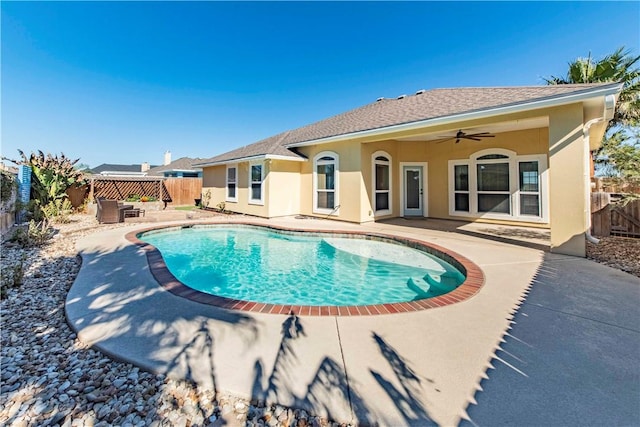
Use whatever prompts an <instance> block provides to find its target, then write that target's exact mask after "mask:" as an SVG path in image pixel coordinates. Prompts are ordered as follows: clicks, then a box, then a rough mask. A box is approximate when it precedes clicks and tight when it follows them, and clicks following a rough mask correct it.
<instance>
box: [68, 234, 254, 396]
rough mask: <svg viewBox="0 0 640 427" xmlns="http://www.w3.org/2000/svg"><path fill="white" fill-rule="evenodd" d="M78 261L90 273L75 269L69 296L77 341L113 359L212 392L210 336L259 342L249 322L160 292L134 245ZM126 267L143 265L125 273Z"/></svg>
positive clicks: (239, 315)
mask: <svg viewBox="0 0 640 427" xmlns="http://www.w3.org/2000/svg"><path fill="white" fill-rule="evenodd" d="M82 257H83V262H86V263H87V264H89V265H90V266H91V268H90V272H89V270H86V269H84V268H83V269H81V270H80V273H79V274H78V276H77V278H76V282H75V284H74V285H73V287H72V289H71V290H70V292H69V294H68V296H67V302H66V313H67V319H68V322H69V323H70V324H71V326H72V327H73V329H75V330H76V331H77V333H78V336H79V338H80V339H81V340H82V341H83V342H85V343H87V344H90V345H95V346H96V347H97V348H98V349H99V350H101V351H102V352H104V353H106V354H109V355H110V356H111V357H113V358H114V359H116V360H123V361H126V362H130V363H134V364H136V365H138V366H141V367H142V368H144V369H146V370H149V371H152V372H156V373H163V374H166V375H169V376H174V377H178V378H186V379H189V380H193V381H195V382H197V383H199V384H201V385H203V386H205V387H207V388H209V389H216V378H215V370H214V365H213V349H214V344H215V341H216V338H219V337H221V336H223V335H224V334H234V336H237V337H240V338H241V339H242V341H243V342H244V345H246V346H250V345H251V344H252V342H254V340H255V339H256V337H257V334H258V326H259V325H258V322H257V321H256V320H255V319H254V318H253V317H251V316H248V315H246V314H244V313H241V312H233V311H228V310H223V309H219V308H217V307H211V306H207V305H203V304H195V303H193V302H191V301H187V300H185V299H183V298H180V297H176V296H174V295H172V294H170V293H168V292H167V291H165V290H164V289H162V288H161V287H160V286H159V285H158V284H157V282H155V279H153V277H152V276H151V274H150V273H149V268H148V264H147V260H146V255H145V253H144V252H143V251H141V250H139V249H138V248H137V247H134V246H130V245H124V246H122V247H118V248H117V249H115V250H109V251H94V252H83V253H82ZM132 263H137V264H139V265H143V266H144V267H143V268H139V269H135V268H131V265H132ZM125 266H127V268H126V269H125V268H124V267H125Z"/></svg>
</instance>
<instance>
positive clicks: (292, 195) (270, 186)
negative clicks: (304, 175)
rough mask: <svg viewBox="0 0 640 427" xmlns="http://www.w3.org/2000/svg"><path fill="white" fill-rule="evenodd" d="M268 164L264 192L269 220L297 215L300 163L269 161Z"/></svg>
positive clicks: (298, 207) (299, 193) (298, 208)
mask: <svg viewBox="0 0 640 427" xmlns="http://www.w3.org/2000/svg"><path fill="white" fill-rule="evenodd" d="M268 163H269V169H268V170H269V173H268V174H267V177H266V182H265V191H266V195H267V196H268V197H267V199H268V214H269V218H273V217H278V216H286V215H297V214H299V213H300V195H301V187H300V182H301V176H300V169H301V168H302V162H290V161H284V160H269V161H268ZM267 199H265V202H266V201H267Z"/></svg>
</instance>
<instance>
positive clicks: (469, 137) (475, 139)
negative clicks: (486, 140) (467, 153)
mask: <svg viewBox="0 0 640 427" xmlns="http://www.w3.org/2000/svg"><path fill="white" fill-rule="evenodd" d="M465 139H470V140H472V141H482V139H480V138H476V137H475V136H471V135H467V136H465Z"/></svg>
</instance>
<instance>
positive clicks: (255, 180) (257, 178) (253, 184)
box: [249, 163, 264, 205]
mask: <svg viewBox="0 0 640 427" xmlns="http://www.w3.org/2000/svg"><path fill="white" fill-rule="evenodd" d="M262 169H263V168H262V163H259V164H252V165H250V166H249V186H250V189H249V203H252V204H259V205H262V204H263V203H264V202H263V199H262V186H263V182H264V176H263V174H262Z"/></svg>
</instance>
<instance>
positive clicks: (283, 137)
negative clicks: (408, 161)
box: [200, 83, 612, 164]
mask: <svg viewBox="0 0 640 427" xmlns="http://www.w3.org/2000/svg"><path fill="white" fill-rule="evenodd" d="M604 86H612V84H611V83H596V84H575V85H549V86H517V87H483V88H453V89H433V90H430V91H425V92H423V93H420V94H415V95H410V96H405V97H399V98H392V99H388V98H381V99H379V100H378V101H376V102H373V103H371V104H367V105H364V106H362V107H359V108H356V109H354V110H351V111H347V112H345V113H342V114H338V115H336V116H333V117H330V118H327V119H324V120H321V121H319V122H316V123H312V124H309V125H307V126H303V127H301V128H298V129H294V130H290V131H287V132H284V133H281V134H278V135H275V136H272V137H270V138H267V139H263V140H262V141H258V142H256V143H254V144H250V145H247V146H245V147H241V148H238V149H236V150H232V151H229V152H227V153H224V154H221V155H218V156H215V157H211V158H209V159H205V160H204V161H202V162H201V163H200V164H210V163H217V162H226V161H231V160H235V159H242V158H245V157H250V156H260V155H269V154H270V155H280V156H287V157H291V158H301V156H300V155H298V154H296V153H295V152H294V151H292V150H291V149H288V148H286V147H287V146H288V145H291V144H297V143H303V142H306V141H313V140H317V139H321V138H328V137H333V136H339V135H345V134H350V133H354V132H361V131H367V130H372V129H380V128H385V127H388V126H394V125H400V124H406V123H412V122H418V121H423V120H429V119H436V118H441V117H447V116H454V115H459V114H465V113H473V112H480V111H483V110H489V109H493V108H497V107H508V106H512V105H518V104H525V103H528V102H532V101H542V100H546V99H554V98H561V97H564V96H567V95H573V94H580V93H586V92H589V91H592V90H593V89H596V88H600V87H604Z"/></svg>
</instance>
